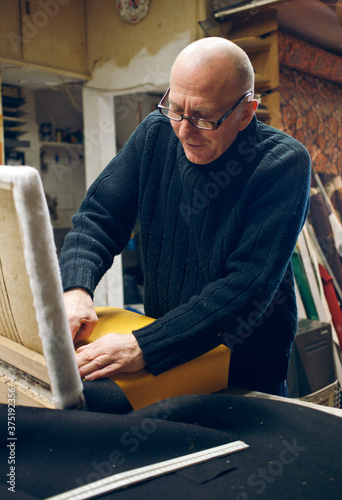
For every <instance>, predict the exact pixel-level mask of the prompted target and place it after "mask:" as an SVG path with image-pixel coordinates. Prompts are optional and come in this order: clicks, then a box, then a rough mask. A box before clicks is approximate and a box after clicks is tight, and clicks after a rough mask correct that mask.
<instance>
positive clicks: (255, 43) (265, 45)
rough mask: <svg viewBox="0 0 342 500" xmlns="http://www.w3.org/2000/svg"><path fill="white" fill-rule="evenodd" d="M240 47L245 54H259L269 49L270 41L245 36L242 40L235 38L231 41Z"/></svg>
mask: <svg viewBox="0 0 342 500" xmlns="http://www.w3.org/2000/svg"><path fill="white" fill-rule="evenodd" d="M231 41H232V42H234V43H236V45H238V46H239V47H241V48H242V49H243V50H244V51H245V52H248V53H249V52H261V51H264V50H268V49H269V47H270V45H271V44H270V41H269V40H268V38H260V37H257V36H247V37H244V38H235V39H234V40H231Z"/></svg>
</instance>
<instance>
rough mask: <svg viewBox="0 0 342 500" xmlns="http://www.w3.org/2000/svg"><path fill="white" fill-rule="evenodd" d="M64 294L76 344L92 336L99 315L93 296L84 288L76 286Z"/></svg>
mask: <svg viewBox="0 0 342 500" xmlns="http://www.w3.org/2000/svg"><path fill="white" fill-rule="evenodd" d="M63 296H64V303H65V308H66V313H67V318H68V321H69V327H70V331H71V335H72V338H73V340H74V344H76V343H77V342H80V341H81V340H85V339H87V338H89V337H90V335H91V334H92V332H93V330H94V328H95V326H96V323H97V322H98V317H97V315H96V312H95V308H94V304H93V301H92V298H91V297H90V295H89V293H88V292H86V291H85V290H84V289H83V288H74V289H72V290H69V291H68V292H65V293H64V295H63Z"/></svg>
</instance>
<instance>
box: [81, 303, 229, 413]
mask: <svg viewBox="0 0 342 500" xmlns="http://www.w3.org/2000/svg"><path fill="white" fill-rule="evenodd" d="M96 313H97V315H98V318H99V322H98V324H97V325H96V328H95V330H94V332H93V334H92V335H91V337H90V338H89V339H88V340H87V341H86V342H87V343H88V342H93V341H94V340H96V339H98V338H100V337H103V336H104V335H106V334H107V333H122V334H125V333H131V332H132V330H137V329H139V328H142V327H143V326H146V325H148V324H149V323H151V322H152V321H154V320H153V319H152V318H148V317H147V316H143V315H141V314H138V313H134V312H131V311H126V310H124V309H119V308H116V307H99V308H96ZM229 362H230V350H229V349H228V348H227V347H226V346H223V345H221V346H219V347H216V349H213V350H212V351H210V352H208V353H206V354H203V355H202V356H200V357H198V358H196V359H194V360H192V361H189V362H187V363H184V364H183V365H180V366H176V367H175V368H172V369H171V370H168V371H167V372H164V373H161V374H160V375H157V376H156V377H155V376H153V375H152V374H151V373H150V372H149V371H148V370H146V369H142V370H139V371H138V372H135V373H122V374H119V375H115V376H114V377H113V378H112V380H114V381H115V382H116V383H117V384H118V385H119V386H120V388H121V389H122V390H123V392H124V393H125V395H126V397H127V399H128V400H129V402H130V403H131V405H132V407H133V408H134V409H135V410H136V409H138V408H142V407H144V406H147V405H149V404H152V403H155V402H157V401H160V400H162V399H166V398H169V397H173V396H181V395H185V394H211V393H213V392H217V391H220V390H223V389H225V388H226V387H227V385H228V371H229Z"/></svg>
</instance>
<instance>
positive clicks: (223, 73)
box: [171, 37, 254, 94]
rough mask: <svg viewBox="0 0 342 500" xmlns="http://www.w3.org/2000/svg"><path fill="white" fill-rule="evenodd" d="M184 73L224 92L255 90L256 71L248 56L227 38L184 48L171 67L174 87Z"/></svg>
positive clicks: (196, 43)
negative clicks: (208, 81) (207, 82)
mask: <svg viewBox="0 0 342 500" xmlns="http://www.w3.org/2000/svg"><path fill="white" fill-rule="evenodd" d="M184 72H187V74H188V75H189V78H194V79H201V80H202V81H204V80H205V79H206V78H209V79H210V80H211V82H212V83H213V82H215V84H216V85H217V86H220V87H222V89H227V88H228V89H229V90H230V91H231V90H232V89H237V93H238V94H241V93H245V92H248V91H249V90H253V89H254V70H253V67H252V64H251V62H250V60H249V58H248V56H247V54H246V53H245V52H244V51H243V50H242V49H241V48H240V47H238V45H236V44H235V43H233V42H231V41H230V40H227V39H226V38H220V37H209V38H202V39H200V40H196V41H195V42H193V43H191V44H190V45H188V46H187V47H185V49H183V50H182V52H181V53H180V54H179V55H178V57H177V59H176V60H175V62H174V65H173V67H172V71H171V86H172V80H173V79H174V78H177V77H178V75H179V74H182V73H184Z"/></svg>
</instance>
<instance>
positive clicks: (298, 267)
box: [292, 247, 319, 320]
mask: <svg viewBox="0 0 342 500" xmlns="http://www.w3.org/2000/svg"><path fill="white" fill-rule="evenodd" d="M292 265H293V271H294V275H295V278H296V283H297V286H298V290H299V293H300V296H301V299H302V302H303V305H304V309H305V312H306V315H307V317H308V319H316V320H319V317H318V314H317V309H316V306H315V303H314V300H313V297H312V293H311V290H310V285H309V281H308V278H307V276H306V273H305V269H304V265H303V261H302V257H301V255H300V252H299V250H298V248H297V247H296V248H295V250H294V252H293V254H292Z"/></svg>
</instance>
